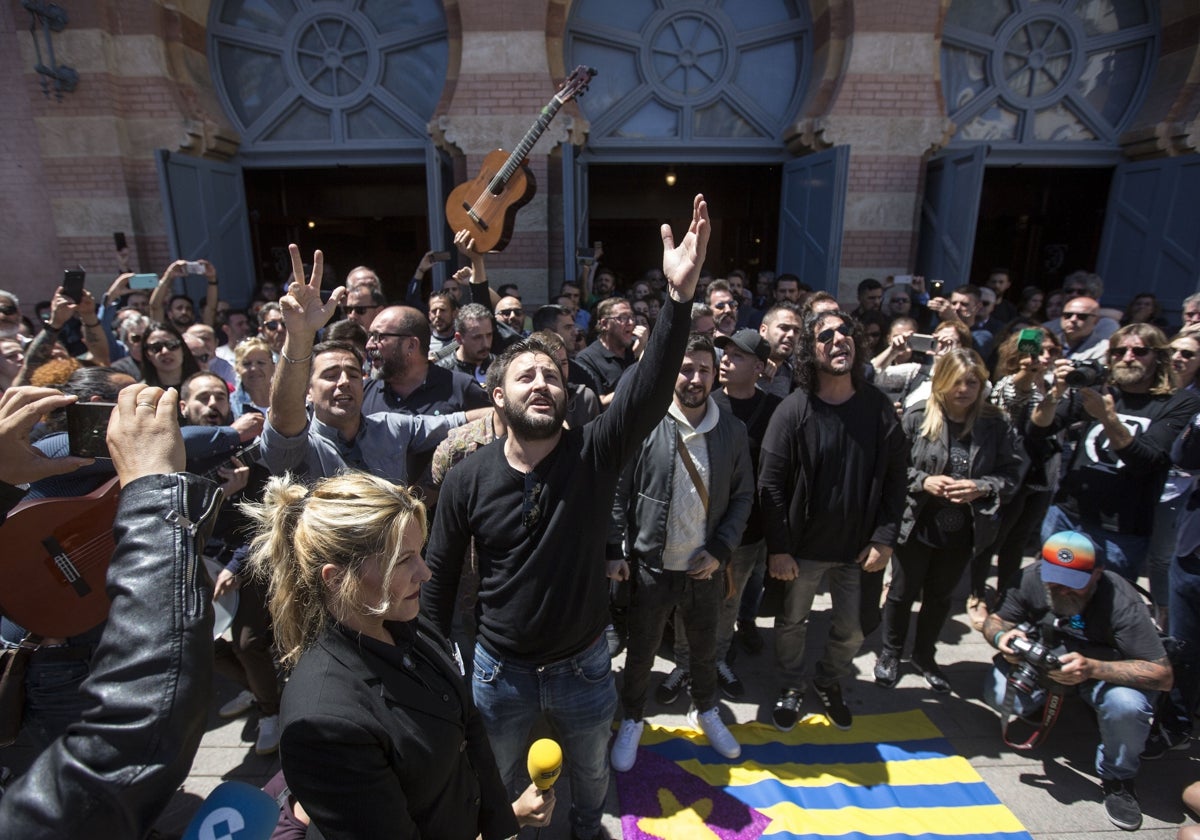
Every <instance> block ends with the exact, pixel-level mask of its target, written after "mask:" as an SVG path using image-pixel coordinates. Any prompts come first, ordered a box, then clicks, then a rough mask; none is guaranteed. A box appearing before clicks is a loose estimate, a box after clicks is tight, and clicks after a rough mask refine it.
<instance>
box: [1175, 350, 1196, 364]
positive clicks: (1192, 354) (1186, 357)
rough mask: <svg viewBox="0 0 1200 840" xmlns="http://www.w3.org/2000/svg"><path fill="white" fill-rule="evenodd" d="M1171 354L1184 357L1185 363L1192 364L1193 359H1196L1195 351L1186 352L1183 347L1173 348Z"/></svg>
mask: <svg viewBox="0 0 1200 840" xmlns="http://www.w3.org/2000/svg"><path fill="white" fill-rule="evenodd" d="M1171 352H1172V353H1174V354H1175V355H1177V356H1183V359H1184V361H1187V362H1190V361H1191V360H1192V359H1194V358H1196V351H1195V350H1186V349H1184V348H1183V347H1173V348H1171Z"/></svg>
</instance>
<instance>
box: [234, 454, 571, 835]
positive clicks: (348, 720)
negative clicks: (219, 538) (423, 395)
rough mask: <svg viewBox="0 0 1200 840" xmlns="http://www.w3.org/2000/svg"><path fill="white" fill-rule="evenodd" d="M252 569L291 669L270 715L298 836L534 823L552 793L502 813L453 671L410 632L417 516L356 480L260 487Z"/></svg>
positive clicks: (488, 756) (420, 514) (495, 778)
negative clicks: (305, 819)
mask: <svg viewBox="0 0 1200 840" xmlns="http://www.w3.org/2000/svg"><path fill="white" fill-rule="evenodd" d="M248 509H249V510H250V512H251V513H252V514H253V515H254V516H255V518H256V519H257V521H258V535H257V537H256V540H255V543H254V560H253V562H254V563H255V565H256V568H257V569H258V570H260V571H261V572H262V573H264V574H265V575H266V576H267V578H268V580H269V581H270V583H269V586H270V593H271V598H270V606H271V614H272V617H273V619H274V623H275V635H276V640H277V643H278V646H279V648H280V651H281V653H282V658H283V661H284V664H285V665H291V666H294V670H293V672H292V675H291V679H290V680H289V682H288V685H287V688H286V689H285V691H284V694H283V704H282V708H281V711H280V717H281V739H280V758H281V762H282V764H283V774H284V778H285V779H286V781H287V784H288V786H289V787H290V788H291V790H292V792H293V794H295V796H296V798H297V800H298V801H299V802H300V804H301V805H302V806H303V807H304V810H305V811H307V812H308V815H309V817H310V818H311V820H312V825H311V827H310V828H309V833H308V836H309V837H310V838H311V837H324V838H330V840H332V839H333V838H363V840H367V838H370V840H377V839H378V838H411V837H424V838H439V840H456V838H463V840H468V839H469V838H475V837H476V836H480V835H482V837H483V838H484V840H493V838H505V837H510V836H512V835H515V834H516V833H517V831H518V829H519V826H520V825H538V826H541V825H545V824H547V823H548V822H549V819H550V815H551V812H552V811H553V808H554V798H553V792H552V791H548V792H547V794H545V795H542V794H540V793H539V792H538V791H537V790H536V788H534V787H532V786H530V788H529V789H527V790H526V791H525V793H523V794H522V796H521V798H520V799H518V800H517V802H515V803H511V804H510V802H509V799H508V796H507V792H506V791H505V788H504V784H503V782H502V781H501V779H500V774H499V773H498V771H497V770H496V764H495V760H494V758H493V756H492V750H491V747H490V746H489V744H488V740H487V735H486V734H485V732H484V729H483V725H482V722H481V720H480V718H479V714H478V712H477V711H476V709H475V706H474V704H473V703H472V701H471V697H470V693H469V692H468V690H467V687H466V683H465V681H464V680H463V677H462V673H461V669H460V665H459V663H458V662H457V660H456V659H455V657H454V656H453V655H452V653H451V650H450V648H449V647H448V645H447V643H446V642H445V640H444V639H443V638H442V637H440V635H439V634H438V633H437V631H435V630H434V629H433V628H432V626H430V625H427V624H424V623H423V622H421V621H420V620H418V617H417V613H418V609H419V595H420V591H421V584H422V583H423V582H424V581H425V580H427V579H428V578H429V568H428V567H427V566H426V565H425V560H424V558H423V557H422V556H421V548H422V545H423V543H424V541H425V533H426V521H425V509H424V506H423V505H422V504H421V503H420V502H419V501H417V500H416V499H415V498H414V497H413V495H412V494H411V493H410V492H409V491H408V490H407V489H405V488H404V487H401V486H399V485H394V484H392V483H390V482H388V481H386V480H384V479H381V478H376V477H374V476H371V475H368V474H365V473H346V474H343V475H339V476H335V477H332V478H326V479H323V480H321V481H319V482H318V483H317V484H316V485H315V486H314V487H313V488H312V489H311V490H310V489H308V488H307V487H305V486H304V485H301V484H299V483H296V482H294V481H292V480H291V479H290V478H287V477H285V478H274V479H272V480H271V482H270V484H269V485H268V487H267V491H266V493H265V495H264V500H263V502H262V503H261V504H260V505H257V506H249V507H248Z"/></svg>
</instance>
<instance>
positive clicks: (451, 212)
mask: <svg viewBox="0 0 1200 840" xmlns="http://www.w3.org/2000/svg"><path fill="white" fill-rule="evenodd" d="M595 75H596V71H595V70H593V69H592V68H590V67H584V66H583V65H582V64H581V65H579V66H578V67H576V68H575V72H573V73H572V74H571V75H570V76H568V77H567V80H566V81H565V82H563V83H562V86H561V87H560V88H559V90H558V93H556V94H554V98H553V99H551V100H550V101H549V102H548V103H547V104H546V107H544V108H542V112H541V114H539V115H538V118H537V121H536V122H534V124H533V125H532V126H531V127H530V129H529V131H527V132H525V136H524V137H523V138H522V139H521V142H520V143H519V144H518V145H517V148H516V149H514V150H513V152H512V154H508V153H506V152H505V151H504V150H503V149H497V150H496V151H494V152H489V153H488V155H487V157H485V158H484V159H483V165H482V166H481V167H480V168H479V174H478V175H477V176H475V178H473V179H472V180H470V181H465V182H464V183H461V184H459V185H458V186H457V187H455V188H454V189H453V190H452V191H451V193H450V197H449V198H448V199H446V221H447V222H448V223H449V224H450V229H451V230H453V231H460V230H469V231H470V232H471V236H472V237H473V238H474V239H475V250H476V251H479V252H486V251H503V250H504V248H505V246H507V245H508V243H509V240H511V239H512V233H513V224H514V223H515V221H516V218H517V211H518V210H520V209H521V208H522V207H524V206H525V205H526V204H528V203H529V202H530V200H532V199H533V194H534V193H535V192H537V183H536V182H535V181H534V178H533V172H531V171H530V169H529V167H528V166H526V165H525V158H526V157H527V156H528V155H529V152H530V150H531V149H532V148H533V144H534V143H536V142H537V141H538V138H539V137H541V136H542V132H544V131H545V130H546V127H547V126H548V125H550V121H551V120H552V119H554V115H555V114H557V113H558V109H559V108H561V107H562V106H563V105H564V104H565V103H567V102H569V101H570V100H571V99H573V98H575V97H577V96H582V95H583V93H584V92H585V91H586V90H587V87H588V83H590V82H591V80H592V77H593V76H595Z"/></svg>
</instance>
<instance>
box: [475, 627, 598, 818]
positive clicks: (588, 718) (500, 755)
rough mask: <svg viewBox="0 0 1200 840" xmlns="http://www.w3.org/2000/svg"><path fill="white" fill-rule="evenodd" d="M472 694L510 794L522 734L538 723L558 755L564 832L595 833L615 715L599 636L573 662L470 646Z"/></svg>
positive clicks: (522, 750) (524, 744)
mask: <svg viewBox="0 0 1200 840" xmlns="http://www.w3.org/2000/svg"><path fill="white" fill-rule="evenodd" d="M471 682H472V692H473V694H474V697H475V705H476V706H477V707H478V708H479V713H480V715H481V716H482V717H483V723H484V727H485V728H486V729H487V733H488V740H489V741H490V742H491V745H492V752H493V753H494V754H495V756H496V766H497V767H499V769H500V775H501V777H502V778H503V779H504V782H505V784H506V785H508V786H509V789H510V792H512V793H513V794H514V796H515V794H516V793H517V792H518V788H519V787H523V784H518V781H519V780H520V779H521V774H523V773H524V768H525V758H526V754H527V753H526V750H528V748H529V735H530V731H531V730H532V728H533V725H534V723H536V722H537V720H538V718H539V717H541V716H545V718H546V720H547V722H549V724H550V726H551V727H552V728H553V729H554V734H555V737H556V738H557V739H558V742H559V744H560V745H561V746H562V749H563V760H564V763H565V765H566V766H565V770H566V772H567V774H568V776H569V778H570V780H571V799H572V804H571V815H570V819H571V826H572V828H573V829H574V831H575V833H576V834H578V835H579V836H580V837H592V836H593V835H595V834H596V833H597V832H598V831H599V830H600V817H601V815H602V814H603V812H604V800H605V798H606V797H607V796H608V741H609V738H610V736H611V735H612V722H613V716H614V714H615V713H616V710H617V692H616V683H615V681H614V680H613V673H612V660H611V659H610V658H609V656H608V643H607V642H606V641H605V639H604V636H603V634H601V635H600V636H599V637H598V638H597V639H596V640H595V641H594V642H593V643H592V644H591V645H589V646H588V647H587V648H586V649H585V650H583V651H581V652H580V653H579V654H578V655H576V656H573V657H570V658H569V659H563V660H560V661H558V662H552V663H550V664H549V665H536V664H533V663H528V662H522V661H520V660H515V659H502V658H500V657H497V656H495V655H494V654H493V653H491V652H490V651H489V650H487V648H485V647H484V646H483V645H482V644H479V643H476V645H475V664H474V667H473V668H472V681H471Z"/></svg>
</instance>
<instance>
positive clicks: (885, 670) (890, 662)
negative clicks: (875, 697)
mask: <svg viewBox="0 0 1200 840" xmlns="http://www.w3.org/2000/svg"><path fill="white" fill-rule="evenodd" d="M898 679H900V660H899V659H897V658H896V655H895V654H892V653H888V652H887V651H886V650H885V651H884V652H883V653H881V654H879V658H878V659H876V660H875V685H877V686H880V687H881V688H891V687H892V686H894V685H895V684H896V680H898Z"/></svg>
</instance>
